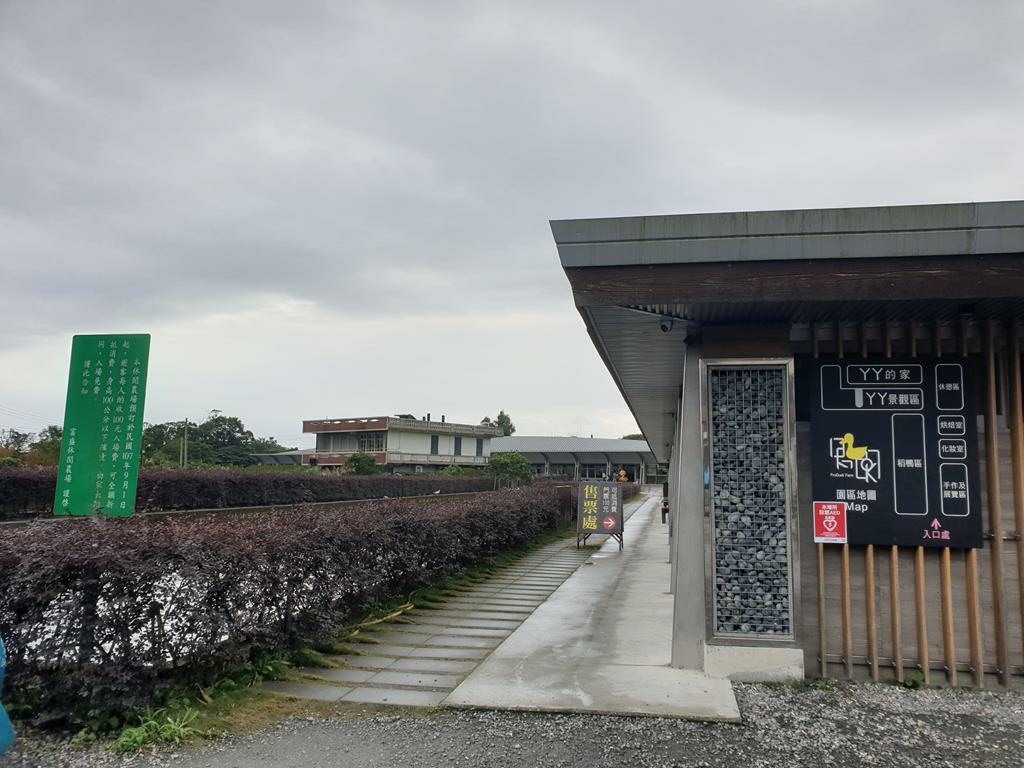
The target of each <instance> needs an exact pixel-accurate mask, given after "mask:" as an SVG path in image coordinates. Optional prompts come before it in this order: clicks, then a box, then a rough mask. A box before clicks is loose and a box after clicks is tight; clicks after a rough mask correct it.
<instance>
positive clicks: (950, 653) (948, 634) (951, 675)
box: [939, 547, 957, 688]
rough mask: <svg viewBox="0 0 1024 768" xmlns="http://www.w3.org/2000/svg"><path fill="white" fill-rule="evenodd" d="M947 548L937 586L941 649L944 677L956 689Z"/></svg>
mask: <svg viewBox="0 0 1024 768" xmlns="http://www.w3.org/2000/svg"><path fill="white" fill-rule="evenodd" d="M951 559H952V558H951V557H950V554H949V547H943V548H942V557H941V559H940V573H939V584H940V588H941V590H942V648H943V650H944V651H945V654H946V675H947V679H948V680H949V684H950V685H951V686H952V687H954V688H956V685H957V680H956V640H955V638H954V637H953V574H952V569H951V565H950V561H951Z"/></svg>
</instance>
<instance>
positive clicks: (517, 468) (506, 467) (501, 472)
mask: <svg viewBox="0 0 1024 768" xmlns="http://www.w3.org/2000/svg"><path fill="white" fill-rule="evenodd" d="M487 472H488V474H490V475H493V476H494V478H495V479H496V480H497V481H498V485H503V486H507V487H510V488H514V487H518V486H520V485H526V484H528V483H529V482H531V481H532V480H533V467H532V466H531V465H530V462H529V461H527V460H526V457H525V456H523V454H521V453H516V452H515V451H512V452H511V453H493V454H491V460H490V462H488V464H487Z"/></svg>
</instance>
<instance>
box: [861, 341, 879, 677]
mask: <svg viewBox="0 0 1024 768" xmlns="http://www.w3.org/2000/svg"><path fill="white" fill-rule="evenodd" d="M860 356H861V357H862V358H864V359H867V357H868V326H867V323H861V324H860ZM864 609H865V613H866V614H867V627H866V628H867V633H868V664H869V665H870V666H871V679H872V680H874V681H875V682H878V627H877V624H876V622H875V616H876V611H875V546H874V544H868V545H867V547H865V549H864Z"/></svg>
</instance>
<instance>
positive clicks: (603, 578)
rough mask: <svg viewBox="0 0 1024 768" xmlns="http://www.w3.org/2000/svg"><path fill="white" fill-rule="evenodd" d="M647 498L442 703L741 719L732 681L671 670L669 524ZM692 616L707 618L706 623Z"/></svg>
mask: <svg viewBox="0 0 1024 768" xmlns="http://www.w3.org/2000/svg"><path fill="white" fill-rule="evenodd" d="M659 510H660V499H659V498H657V497H652V498H650V499H648V500H647V501H646V503H644V504H643V505H642V507H641V508H640V509H639V510H638V511H637V512H636V514H634V515H633V516H632V518H631V519H630V520H629V522H628V523H627V524H626V528H625V533H626V547H625V549H624V550H623V551H621V552H620V551H619V550H618V544H617V543H616V542H614V541H609V542H606V543H605V545H604V546H603V547H602V548H601V549H600V551H598V552H597V553H595V554H594V555H593V556H592V557H591V558H590V559H589V560H588V561H587V563H586V565H585V567H582V568H580V569H579V570H578V571H576V572H575V573H573V575H572V576H570V577H569V578H568V579H567V580H566V581H565V583H563V584H562V585H561V586H560V587H559V588H558V590H557V591H555V592H554V593H553V594H552V595H551V596H550V597H549V598H548V599H547V600H546V601H545V602H544V603H543V604H542V605H540V606H539V607H538V608H537V610H536V611H534V612H533V613H532V614H531V615H530V617H529V618H527V619H526V620H525V621H524V622H523V623H522V625H521V626H520V627H519V628H518V629H517V630H516V631H515V632H513V633H512V634H511V635H510V636H509V637H508V638H507V639H506V640H505V641H504V642H503V643H502V644H501V645H500V646H498V647H497V648H496V649H495V650H494V651H493V652H492V653H491V654H490V655H489V656H488V658H487V659H486V660H485V661H484V662H483V663H482V664H481V665H480V666H479V667H477V669H476V670H475V671H474V672H473V673H472V674H470V675H469V677H468V678H467V679H466V680H465V681H464V682H462V684H461V685H459V686H458V687H457V688H456V689H455V690H454V691H453V692H452V693H451V694H450V695H449V696H448V697H447V698H446V699H445V700H444V704H446V705H449V706H456V707H482V708H489V709H519V710H531V711H534V710H544V711H557V712H594V713H602V714H620V715H663V716H674V717H683V718H688V719H695V720H717V721H724V722H739V721H740V713H739V708H738V706H737V704H736V698H735V696H734V695H733V691H732V686H731V684H730V683H729V681H728V680H724V679H716V678H710V677H707V676H705V675H704V674H702V673H700V672H691V671H684V670H679V669H674V668H672V667H670V666H669V662H670V659H671V646H672V596H671V595H670V594H668V593H667V589H668V585H669V571H670V566H669V564H668V528H667V526H663V525H661V523H660V515H659V514H658V513H659ZM697 620H699V621H703V617H698V618H697Z"/></svg>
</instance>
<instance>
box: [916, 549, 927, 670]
mask: <svg viewBox="0 0 1024 768" xmlns="http://www.w3.org/2000/svg"><path fill="white" fill-rule="evenodd" d="M914 607H915V611H916V618H917V663H918V667H919V668H920V670H921V675H922V680H923V682H924V684H925V685H930V684H931V663H930V661H929V659H928V608H927V606H926V605H925V592H924V547H918V548H917V551H916V552H915V553H914Z"/></svg>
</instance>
